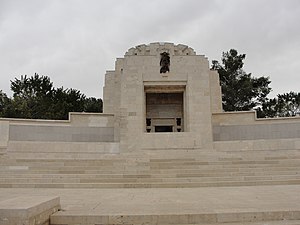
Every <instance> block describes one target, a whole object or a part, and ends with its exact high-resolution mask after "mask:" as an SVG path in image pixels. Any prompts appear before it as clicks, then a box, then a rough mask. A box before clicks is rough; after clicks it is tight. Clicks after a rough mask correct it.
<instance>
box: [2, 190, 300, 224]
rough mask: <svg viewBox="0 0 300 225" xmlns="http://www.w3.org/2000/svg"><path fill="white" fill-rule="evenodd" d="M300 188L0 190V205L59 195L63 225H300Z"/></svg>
mask: <svg viewBox="0 0 300 225" xmlns="http://www.w3.org/2000/svg"><path fill="white" fill-rule="evenodd" d="M299 193H300V185H282V186H280V185H279V186H255V187H219V188H215V187H211V188H184V189H176V188H170V189H167V188H161V189H160V188H153V189H99V190H98V189H20V188H18V189H0V202H1V201H3V200H7V199H10V198H14V197H17V196H22V195H30V196H39V195H45V194H48V195H58V196H60V199H61V202H60V203H61V208H62V211H59V212H57V213H55V214H53V215H52V216H51V220H50V223H51V224H52V225H58V224H64V225H67V224H70V225H71V224H74V225H75V224H77V225H79V224H82V225H83V224H85V225H86V224H211V225H212V224H227V225H229V224H249V225H250V224H251V225H258V224H261V225H262V224H270V225H276V224H277V225H279V224H280V225H288V224H293V225H296V224H298V225H299V224H300V195H299Z"/></svg>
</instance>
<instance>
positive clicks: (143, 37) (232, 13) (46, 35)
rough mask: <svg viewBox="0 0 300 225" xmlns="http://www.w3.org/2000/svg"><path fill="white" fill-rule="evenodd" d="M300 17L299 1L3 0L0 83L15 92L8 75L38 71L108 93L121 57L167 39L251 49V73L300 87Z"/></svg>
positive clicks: (90, 91)
mask: <svg viewBox="0 0 300 225" xmlns="http://www.w3.org/2000/svg"><path fill="white" fill-rule="evenodd" d="M299 17H300V2H299V1H297V0H286V1H279V0H272V1H271V0H253V1H246V0H228V1H222V0H215V1H208V0H207V1H206V0H186V1H180V0H153V1H146V0H126V1H117V0H109V1H108V0H104V1H96V0H87V1H83V0H82V1H80V0H64V1H59V0H51V1H50V0H45V1H38V0H27V1H21V0H19V1H16V0H2V1H1V2H0V76H1V82H0V89H2V90H4V91H5V92H7V93H9V80H13V79H14V77H19V76H20V75H22V74H27V75H29V76H30V75H33V74H34V73H35V72H37V73H39V74H41V75H48V76H50V78H51V80H52V81H53V82H54V85H55V86H56V87H59V86H64V87H65V88H67V87H69V88H76V89H79V90H81V91H82V92H83V93H85V94H86V95H87V96H96V97H101V96H102V86H103V80H104V74H105V71H106V70H111V69H114V62H115V59H116V58H117V57H123V55H124V53H125V52H126V51H127V49H129V48H131V47H133V46H136V45H139V44H143V43H145V44H148V43H150V42H156V41H167V42H174V43H176V44H178V43H182V44H187V45H189V46H191V47H192V48H194V49H195V50H196V52H197V53H198V54H205V55H207V56H208V58H209V60H210V61H211V60H213V59H220V57H221V54H222V51H228V50H229V49H230V48H235V49H237V50H238V51H239V52H241V53H246V54H247V58H246V62H245V69H246V71H247V72H252V73H253V74H254V75H257V76H261V75H268V76H270V77H271V80H272V81H273V82H272V85H273V89H274V92H278V93H279V92H287V91H289V90H294V91H298V90H297V88H298V87H297V85H296V84H297V82H295V81H298V83H299V78H298V77H297V76H296V71H299V69H300V63H299V60H298V59H297V57H298V55H299V54H300V47H299V46H300V45H299V40H300V31H299V29H297V28H298V21H300V18H299ZM283 73H284V74H283Z"/></svg>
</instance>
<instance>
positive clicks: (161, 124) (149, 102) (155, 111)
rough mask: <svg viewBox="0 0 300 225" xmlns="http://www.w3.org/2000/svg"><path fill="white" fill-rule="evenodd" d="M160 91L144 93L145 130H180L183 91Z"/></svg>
mask: <svg viewBox="0 0 300 225" xmlns="http://www.w3.org/2000/svg"><path fill="white" fill-rule="evenodd" d="M181 90H182V89H181ZM161 91H162V90H160V91H159V92H158V93H153V92H150V93H147V92H146V93H145V95H146V118H145V123H146V132H148V133H150V132H182V131H183V91H180V92H179V91H178V92H175V93H163V92H161Z"/></svg>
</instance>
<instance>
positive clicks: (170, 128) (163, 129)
mask: <svg viewBox="0 0 300 225" xmlns="http://www.w3.org/2000/svg"><path fill="white" fill-rule="evenodd" d="M155 132H173V126H155Z"/></svg>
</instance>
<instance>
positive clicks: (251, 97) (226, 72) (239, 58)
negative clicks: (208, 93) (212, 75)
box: [211, 49, 271, 111]
mask: <svg viewBox="0 0 300 225" xmlns="http://www.w3.org/2000/svg"><path fill="white" fill-rule="evenodd" d="M245 57H246V55H245V54H238V52H237V51H236V50H234V49H231V50H230V51H229V52H223V56H222V64H220V63H219V62H218V61H216V60H214V61H212V67H211V69H213V70H217V71H218V73H219V75H220V85H221V88H222V103H223V109H224V110H225V111H246V110H250V109H253V108H254V107H256V106H258V105H260V104H262V102H264V101H265V100H266V99H267V95H268V94H269V93H270V91H271V88H270V87H269V84H270V83H271V81H270V80H269V77H259V78H255V77H252V76H251V73H249V74H247V73H246V72H245V71H244V70H243V65H244V63H243V60H244V59H245Z"/></svg>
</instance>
